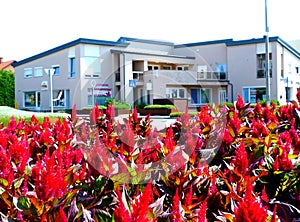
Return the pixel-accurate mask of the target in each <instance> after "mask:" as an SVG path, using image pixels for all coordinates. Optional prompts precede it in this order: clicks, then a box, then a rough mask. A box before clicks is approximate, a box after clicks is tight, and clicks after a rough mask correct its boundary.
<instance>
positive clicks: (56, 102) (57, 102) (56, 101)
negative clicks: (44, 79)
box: [53, 89, 65, 107]
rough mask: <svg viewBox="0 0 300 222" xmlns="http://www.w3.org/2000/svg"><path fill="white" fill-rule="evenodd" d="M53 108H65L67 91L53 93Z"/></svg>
mask: <svg viewBox="0 0 300 222" xmlns="http://www.w3.org/2000/svg"><path fill="white" fill-rule="evenodd" d="M53 106H54V107H64V106H65V91H64V90H62V89H61V90H54V91H53Z"/></svg>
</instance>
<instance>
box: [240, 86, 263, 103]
mask: <svg viewBox="0 0 300 222" xmlns="http://www.w3.org/2000/svg"><path fill="white" fill-rule="evenodd" d="M265 99H266V88H265V87H244V88H243V100H244V101H245V103H256V102H259V101H261V100H265Z"/></svg>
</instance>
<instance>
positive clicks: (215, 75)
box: [197, 72, 228, 81]
mask: <svg viewBox="0 0 300 222" xmlns="http://www.w3.org/2000/svg"><path fill="white" fill-rule="evenodd" d="M197 80H198V81H199V80H218V81H220V80H228V77H227V73H226V72H197Z"/></svg>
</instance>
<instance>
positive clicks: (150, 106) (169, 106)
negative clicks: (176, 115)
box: [144, 104, 176, 109]
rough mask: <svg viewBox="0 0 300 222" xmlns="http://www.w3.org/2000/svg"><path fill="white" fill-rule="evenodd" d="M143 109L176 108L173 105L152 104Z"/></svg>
mask: <svg viewBox="0 0 300 222" xmlns="http://www.w3.org/2000/svg"><path fill="white" fill-rule="evenodd" d="M144 109H176V107H175V106H174V105H160V104H153V105H147V106H145V107H144Z"/></svg>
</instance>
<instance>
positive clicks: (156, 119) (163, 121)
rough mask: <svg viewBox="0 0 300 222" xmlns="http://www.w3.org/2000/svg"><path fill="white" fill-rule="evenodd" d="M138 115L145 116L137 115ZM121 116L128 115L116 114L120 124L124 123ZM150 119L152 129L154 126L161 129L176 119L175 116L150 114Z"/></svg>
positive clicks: (125, 116) (126, 116)
mask: <svg viewBox="0 0 300 222" xmlns="http://www.w3.org/2000/svg"><path fill="white" fill-rule="evenodd" d="M139 117H140V118H145V117H146V116H139ZM123 118H128V115H119V116H116V117H115V120H116V121H118V122H120V123H121V124H122V123H124V122H123ZM150 120H151V125H152V128H153V129H154V128H155V127H156V128H157V130H163V129H165V128H167V127H169V126H170V125H172V124H173V123H174V122H175V121H176V119H175V118H170V117H168V116H150Z"/></svg>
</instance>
